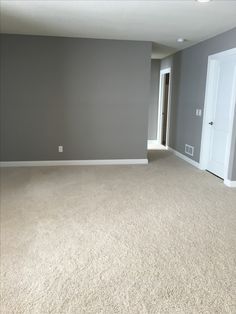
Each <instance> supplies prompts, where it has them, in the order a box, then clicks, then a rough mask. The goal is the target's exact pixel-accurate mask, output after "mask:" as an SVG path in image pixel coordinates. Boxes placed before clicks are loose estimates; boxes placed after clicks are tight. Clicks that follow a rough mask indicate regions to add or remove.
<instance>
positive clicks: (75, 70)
mask: <svg viewBox="0 0 236 314" xmlns="http://www.w3.org/2000/svg"><path fill="white" fill-rule="evenodd" d="M150 56H151V43H149V42H138V41H118V40H96V39H75V38H62V37H44V36H24V35H6V34H4V35H1V160H2V161H23V160H26V161H28V160H32V161H34V160H84V159H129V158H132V159H133V158H134V159H139V158H141V159H143V158H146V154H147V135H148V105H149V92H150V63H151V57H150ZM58 145H63V146H64V152H63V153H58Z"/></svg>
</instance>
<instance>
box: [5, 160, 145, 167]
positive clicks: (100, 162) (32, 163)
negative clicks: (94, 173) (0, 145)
mask: <svg viewBox="0 0 236 314" xmlns="http://www.w3.org/2000/svg"><path fill="white" fill-rule="evenodd" d="M147 164H148V160H147V159H98V160H42V161H1V162H0V167H2V168H3V167H44V166H97V165H147Z"/></svg>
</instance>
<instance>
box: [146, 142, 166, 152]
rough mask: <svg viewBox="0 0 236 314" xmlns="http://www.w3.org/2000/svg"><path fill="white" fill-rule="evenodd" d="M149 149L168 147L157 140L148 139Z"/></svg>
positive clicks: (164, 148)
mask: <svg viewBox="0 0 236 314" xmlns="http://www.w3.org/2000/svg"><path fill="white" fill-rule="evenodd" d="M147 148H148V150H166V149H167V148H166V147H165V146H163V145H161V144H160V143H159V142H158V141H157V140H148V144H147Z"/></svg>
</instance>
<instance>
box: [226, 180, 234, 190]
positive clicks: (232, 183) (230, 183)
mask: <svg viewBox="0 0 236 314" xmlns="http://www.w3.org/2000/svg"><path fill="white" fill-rule="evenodd" d="M224 184H225V185H226V186H228V187H230V188H236V181H230V180H228V179H225V180H224Z"/></svg>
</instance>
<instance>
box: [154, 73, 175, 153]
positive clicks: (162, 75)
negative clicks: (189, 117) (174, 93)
mask: <svg viewBox="0 0 236 314" xmlns="http://www.w3.org/2000/svg"><path fill="white" fill-rule="evenodd" d="M165 74H170V77H169V91H168V95H169V97H168V106H167V126H166V147H167V146H168V145H169V135H170V113H171V83H172V79H171V68H166V69H163V70H161V71H160V83H159V101H158V104H159V106H158V117H157V123H158V124H157V143H158V144H159V145H161V138H162V111H163V100H164V97H163V96H164V78H165Z"/></svg>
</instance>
